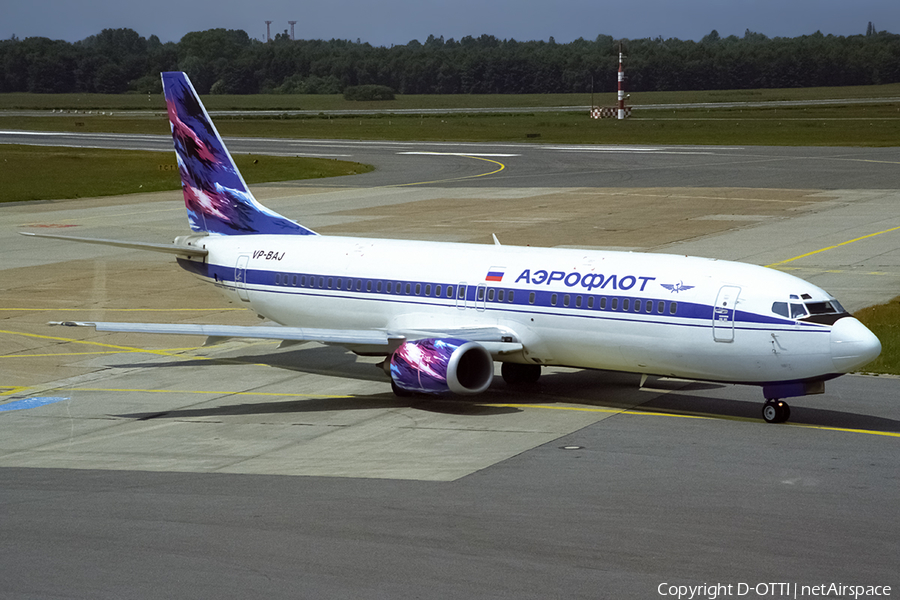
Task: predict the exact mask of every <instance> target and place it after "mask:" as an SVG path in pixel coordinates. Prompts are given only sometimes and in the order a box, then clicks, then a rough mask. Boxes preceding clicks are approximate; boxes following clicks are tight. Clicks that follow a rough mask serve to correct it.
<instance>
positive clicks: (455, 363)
mask: <svg viewBox="0 0 900 600" xmlns="http://www.w3.org/2000/svg"><path fill="white" fill-rule="evenodd" d="M390 366H391V373H390V375H391V379H393V380H394V384H395V385H396V386H397V387H399V388H400V389H403V390H406V391H409V392H424V393H426V394H443V393H445V392H453V393H454V394H467V395H472V394H480V393H481V392H483V391H484V390H486V389H488V387H489V386H490V385H491V382H492V381H493V379H494V359H493V358H491V353H490V352H488V351H487V349H486V348H485V347H484V346H482V345H481V344H477V343H475V342H469V341H466V340H460V339H455V338H448V339H439V338H429V339H424V340H415V341H412V342H406V343H404V344H403V345H402V346H400V347H399V348H397V350H396V351H395V352H394V354H393V355H392V356H391V363H390Z"/></svg>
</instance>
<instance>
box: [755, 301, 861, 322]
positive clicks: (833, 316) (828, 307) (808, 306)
mask: <svg viewBox="0 0 900 600" xmlns="http://www.w3.org/2000/svg"><path fill="white" fill-rule="evenodd" d="M800 298H803V299H810V298H811V297H810V295H809V294H803V295H802V296H797V295H796V294H791V300H792V301H791V302H773V303H772V312H773V313H775V314H776V315H779V316H782V317H785V318H786V319H797V320H798V321H811V322H813V323H820V324H823V325H832V324H834V323H835V322H836V321H838V320H839V319H841V318H842V317H845V316H847V312H846V311H845V310H844V307H843V306H841V303H840V302H838V301H837V300H835V299H834V298H832V299H830V300H826V301H824V302H805V303H800V302H797V300H799V299H800Z"/></svg>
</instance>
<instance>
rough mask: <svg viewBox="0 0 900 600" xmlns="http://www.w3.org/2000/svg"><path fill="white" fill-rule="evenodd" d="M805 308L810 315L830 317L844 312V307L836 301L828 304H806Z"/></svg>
mask: <svg viewBox="0 0 900 600" xmlns="http://www.w3.org/2000/svg"><path fill="white" fill-rule="evenodd" d="M835 305H837V306H835ZM806 308H807V310H809V314H811V315H832V314H835V313H842V312H844V307H843V306H841V305H840V304H839V303H838V301H837V300H833V301H829V302H807V303H806Z"/></svg>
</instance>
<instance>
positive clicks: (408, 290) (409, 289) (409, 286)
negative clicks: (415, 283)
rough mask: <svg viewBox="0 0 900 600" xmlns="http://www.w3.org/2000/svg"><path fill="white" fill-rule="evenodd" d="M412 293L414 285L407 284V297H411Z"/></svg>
mask: <svg viewBox="0 0 900 600" xmlns="http://www.w3.org/2000/svg"><path fill="white" fill-rule="evenodd" d="M411 291H412V284H411V283H407V284H406V295H407V296H409V293H410V292H411Z"/></svg>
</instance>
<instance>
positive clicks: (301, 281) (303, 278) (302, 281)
mask: <svg viewBox="0 0 900 600" xmlns="http://www.w3.org/2000/svg"><path fill="white" fill-rule="evenodd" d="M300 287H306V275H303V276H301V277H300Z"/></svg>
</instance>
